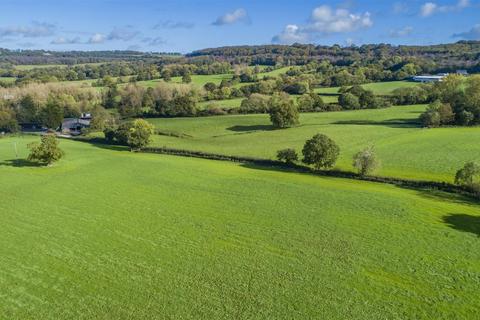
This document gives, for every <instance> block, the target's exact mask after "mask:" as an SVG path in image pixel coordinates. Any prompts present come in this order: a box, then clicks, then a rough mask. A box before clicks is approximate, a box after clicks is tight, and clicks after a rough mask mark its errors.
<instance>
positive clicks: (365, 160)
mask: <svg viewBox="0 0 480 320" xmlns="http://www.w3.org/2000/svg"><path fill="white" fill-rule="evenodd" d="M379 165H380V161H379V160H378V158H377V154H376V152H375V148H374V147H373V146H370V147H367V148H365V149H363V150H362V151H359V152H358V153H357V154H355V155H354V156H353V167H354V168H355V169H357V171H358V173H359V174H360V175H362V176H366V175H368V174H370V173H372V172H374V171H375V170H376V169H377V168H378V167H379Z"/></svg>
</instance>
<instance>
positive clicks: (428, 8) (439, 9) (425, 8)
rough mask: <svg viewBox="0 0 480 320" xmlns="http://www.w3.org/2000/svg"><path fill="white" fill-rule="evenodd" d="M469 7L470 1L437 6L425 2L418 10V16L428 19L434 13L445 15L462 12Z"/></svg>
mask: <svg viewBox="0 0 480 320" xmlns="http://www.w3.org/2000/svg"><path fill="white" fill-rule="evenodd" d="M470 5H471V3H470V0H458V2H457V3H456V4H454V5H449V6H439V5H438V4H436V3H435V2H427V3H424V4H423V5H422V7H421V8H420V15H421V16H422V17H430V16H432V15H434V14H436V13H446V12H452V11H462V10H463V9H465V8H468V7H469V6H470Z"/></svg>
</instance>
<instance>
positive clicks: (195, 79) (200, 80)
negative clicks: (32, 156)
mask: <svg viewBox="0 0 480 320" xmlns="http://www.w3.org/2000/svg"><path fill="white" fill-rule="evenodd" d="M232 76H233V75H232V74H230V73H225V74H211V75H192V83H193V84H196V85H198V86H201V87H203V86H204V85H205V84H206V83H208V82H212V83H215V84H216V85H219V84H220V83H221V82H222V80H231V79H232ZM172 82H176V83H181V82H182V77H173V78H172Z"/></svg>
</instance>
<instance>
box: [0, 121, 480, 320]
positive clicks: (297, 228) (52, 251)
mask: <svg viewBox="0 0 480 320" xmlns="http://www.w3.org/2000/svg"><path fill="white" fill-rule="evenodd" d="M196 120H197V121H198V122H201V121H200V119H196ZM33 139H35V140H36V139H38V138H32V137H28V138H4V139H0V177H1V179H2V201H0V217H1V221H2V232H0V292H1V294H0V318H1V319H154V318H155V319H163V318H166V319H170V318H172V319H475V318H477V311H478V309H479V308H480V291H479V290H478V288H479V286H480V250H478V244H479V239H480V238H479V235H480V206H479V205H478V204H473V203H470V202H468V201H467V200H466V199H462V198H456V197H453V196H448V195H444V194H436V193H433V192H427V191H415V190H407V189H400V188H398V187H393V186H389V185H383V184H374V183H367V182H359V181H351V180H344V179H335V178H321V177H316V176H310V175H305V174H294V173H286V172H278V171H270V170H264V169H262V168H256V167H250V166H243V165H240V164H232V163H224V162H214V161H208V160H201V159H191V158H181V157H169V156H161V155H152V154H134V153H130V152H128V151H122V149H117V148H101V147H99V146H92V145H90V144H87V143H80V142H72V141H65V140H63V141H62V142H61V147H62V148H63V149H64V150H65V151H66V158H65V159H64V160H61V161H60V162H59V163H58V164H56V165H55V166H53V167H50V168H40V167H32V166H30V165H29V164H28V163H27V162H25V161H22V160H20V161H17V162H15V161H12V159H13V158H14V151H13V143H14V142H16V143H17V146H18V150H19V153H20V158H24V157H25V156H26V147H25V145H26V144H27V143H28V142H31V141H32V140H33ZM472 140H473V139H472ZM251 141H252V142H254V141H255V140H251ZM254 144H255V143H252V145H254ZM180 199H181V201H179V200H180Z"/></svg>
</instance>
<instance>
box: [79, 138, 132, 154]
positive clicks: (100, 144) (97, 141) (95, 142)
mask: <svg viewBox="0 0 480 320" xmlns="http://www.w3.org/2000/svg"><path fill="white" fill-rule="evenodd" d="M73 141H78V142H83V143H88V144H89V145H91V146H94V147H97V148H100V149H106V150H111V151H128V152H130V148H129V147H127V146H122V145H118V144H108V143H106V141H105V140H104V139H102V138H93V139H88V140H81V139H77V140H73Z"/></svg>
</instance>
